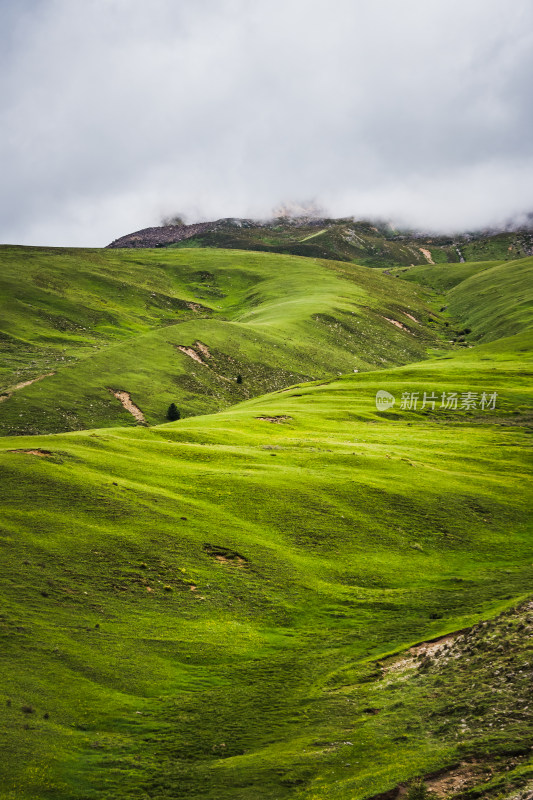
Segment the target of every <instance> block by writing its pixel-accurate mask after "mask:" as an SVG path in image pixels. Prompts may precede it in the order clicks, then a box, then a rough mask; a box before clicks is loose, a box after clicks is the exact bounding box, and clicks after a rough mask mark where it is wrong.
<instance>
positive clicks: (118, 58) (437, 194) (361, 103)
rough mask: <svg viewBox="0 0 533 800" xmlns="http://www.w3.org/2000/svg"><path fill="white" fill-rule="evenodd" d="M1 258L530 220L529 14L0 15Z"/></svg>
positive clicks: (338, 1) (282, 6)
mask: <svg viewBox="0 0 533 800" xmlns="http://www.w3.org/2000/svg"><path fill="white" fill-rule="evenodd" d="M0 16H1V17H2V19H1V20H0V29H1V31H2V33H0V60H1V69H0V75H1V76H2V77H1V78H0V91H1V93H2V98H3V99H2V106H1V107H2V112H1V114H0V131H1V133H0V163H1V164H2V190H1V201H0V202H1V206H0V212H1V213H0V240H1V241H5V242H18V243H26V244H57V245H93V246H99V245H103V244H105V243H107V242H108V241H110V240H111V239H114V238H116V237H117V236H119V235H121V234H124V233H127V232H129V231H132V230H135V229H137V228H140V227H146V226H148V225H151V224H157V223H158V221H159V219H160V217H161V216H162V215H163V214H172V213H174V212H181V213H183V212H185V213H186V214H187V215H188V216H189V219H191V220H193V219H199V218H204V219H207V218H217V217H220V216H268V215H269V214H270V212H271V210H272V209H273V207H275V206H277V205H279V204H280V203H281V202H284V201H289V202H291V201H292V202H301V201H307V200H314V201H316V202H317V203H318V204H319V205H321V206H324V207H325V208H327V209H328V211H329V213H330V214H332V215H352V214H353V215H355V216H368V215H377V216H380V217H391V218H393V219H394V220H396V221H399V222H405V223H409V224H415V225H418V226H424V227H428V228H435V229H446V228H461V229H462V228H472V227H475V226H480V225H484V224H488V223H491V222H495V221H499V220H501V219H505V218H507V217H510V216H512V215H515V214H519V213H520V212H522V211H529V210H532V209H533V180H532V179H533V138H532V137H531V133H530V132H531V129H532V123H533V119H532V117H533V109H532V103H531V89H530V86H531V81H532V77H533V5H532V4H531V3H530V2H529V0H514V2H513V3H512V4H509V3H505V2H504V0H460V1H459V0H432V2H431V3H428V2H427V0H402V2H401V3H399V2H398V1H397V0H379V2H372V3H371V2H368V0H330V1H329V2H326V1H325V0H270V2H269V3H254V4H253V3H250V2H249V0H182V1H181V2H179V3H176V2H174V1H173V0H151V2H150V3H146V2H145V1H144V0H86V2H74V3H73V2H71V0H35V2H32V1H31V0H22V2H19V3H17V4H12V3H8V2H4V3H3V4H2V3H1V2H0Z"/></svg>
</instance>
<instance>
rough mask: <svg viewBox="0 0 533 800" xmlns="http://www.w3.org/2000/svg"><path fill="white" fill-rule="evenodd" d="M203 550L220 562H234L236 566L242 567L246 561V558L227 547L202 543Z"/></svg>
mask: <svg viewBox="0 0 533 800" xmlns="http://www.w3.org/2000/svg"><path fill="white" fill-rule="evenodd" d="M204 550H205V552H206V553H207V554H208V555H210V556H212V557H213V558H214V559H216V560H217V561H219V562H220V563H221V564H234V565H235V566H237V567H244V566H245V565H246V564H247V563H248V559H247V558H245V557H244V556H243V555H241V554H240V553H237V552H236V551H235V550H230V549H229V548H228V547H219V546H218V545H213V544H204Z"/></svg>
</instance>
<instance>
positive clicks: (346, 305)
mask: <svg viewBox="0 0 533 800" xmlns="http://www.w3.org/2000/svg"><path fill="white" fill-rule="evenodd" d="M0 255H1V258H2V278H1V281H2V290H3V291H2V295H3V308H2V336H1V339H0V344H1V346H2V355H3V358H2V364H3V369H2V372H1V373H0V375H1V380H2V384H3V390H4V392H9V391H11V390H12V389H13V387H14V386H15V385H17V384H19V383H22V382H24V381H27V380H31V379H33V378H35V377H38V376H40V375H43V374H48V373H50V372H55V373H56V374H55V375H53V376H51V377H46V378H45V379H43V380H41V381H38V382H37V383H34V384H32V385H30V386H26V387H24V388H22V389H19V390H17V391H14V392H13V393H12V395H11V396H10V397H9V398H8V399H7V400H4V402H1V403H0V431H1V432H3V433H4V434H21V433H30V434H32V433H38V432H56V431H61V430H76V429H81V428H88V427H97V426H98V427H101V426H106V425H134V424H136V423H135V420H134V419H133V417H132V416H131V415H130V414H129V413H128V412H126V411H124V410H123V408H122V406H121V405H120V403H119V401H118V400H116V399H115V398H114V397H113V396H112V395H111V393H110V392H109V389H110V388H111V389H114V390H122V391H127V392H130V393H131V395H132V399H133V401H134V402H135V403H136V404H137V405H138V406H140V408H141V409H142V411H143V412H144V414H145V416H146V419H147V420H148V422H149V423H152V424H153V423H160V422H163V421H164V419H165V413H166V409H167V408H168V406H169V404H170V403H171V402H173V401H174V402H176V403H177V404H178V406H179V407H180V410H181V411H182V414H183V415H185V416H188V415H191V414H198V413H208V412H213V411H217V410H219V409H221V408H225V407H227V406H228V405H230V404H233V403H235V402H237V401H239V400H242V399H245V398H247V397H250V396H252V395H257V394H262V393H265V392H268V391H272V390H274V389H277V388H280V387H282V386H287V385H290V384H291V383H294V382H296V381H298V380H302V379H304V378H307V379H313V378H321V377H325V376H331V375H332V374H339V373H342V372H348V371H352V370H353V369H359V370H369V369H376V368H377V367H383V366H393V365H397V364H404V363H406V362H409V361H413V360H419V359H421V358H424V356H425V354H426V349H427V348H428V347H430V346H433V345H435V344H436V343H437V342H438V341H439V323H438V322H437V321H436V320H435V321H434V322H432V324H431V325H428V319H429V317H430V311H431V309H430V306H429V305H428V301H427V294H428V293H427V291H426V290H424V289H421V288H419V287H412V286H408V285H407V284H404V283H403V282H400V281H396V280H393V279H392V278H390V277H387V276H382V275H380V274H379V273H377V272H376V271H372V270H368V269H365V268H361V267H355V266H349V267H348V266H347V265H342V267H339V266H338V265H337V264H336V263H335V262H321V261H316V260H314V259H303V258H296V257H292V256H280V255H270V254H264V253H246V252H242V251H238V252H233V251H215V250H194V249H182V250H161V249H156V250H140V251H138V250H133V251H132V250H65V249H45V250H44V249H40V248H21V247H4V248H0ZM187 303H189V304H195V305H194V307H193V308H191V307H189V306H188V305H187ZM406 313H407V314H411V316H413V317H415V318H416V319H417V320H418V321H419V322H413V320H412V319H410V318H409V317H408V316H406ZM437 316H438V315H437ZM385 317H387V318H389V319H395V320H397V321H400V322H401V323H402V324H403V325H404V329H399V328H397V327H396V326H394V325H393V324H392V323H391V322H389V321H387V319H385ZM197 341H200V342H201V343H203V344H205V345H206V346H208V348H209V350H210V352H211V354H212V358H211V359H208V358H205V359H204V360H205V364H200V363H197V362H196V361H194V360H193V359H191V358H190V357H189V356H187V355H185V354H184V353H182V352H180V351H179V350H178V349H177V346H179V345H183V346H188V347H190V346H194V344H195V342H197ZM237 374H241V375H242V377H243V379H244V380H243V383H242V385H237V384H236V383H235V378H236V376H237Z"/></svg>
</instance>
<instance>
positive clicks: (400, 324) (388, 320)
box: [383, 317, 411, 333]
mask: <svg viewBox="0 0 533 800" xmlns="http://www.w3.org/2000/svg"><path fill="white" fill-rule="evenodd" d="M383 319H386V320H387V322H390V323H391V325H396V327H397V328H400V329H401V330H402V331H407V333H411V331H410V330H409V328H407V327H406V326H405V325H402V323H401V322H398V320H397V319H389V317H383Z"/></svg>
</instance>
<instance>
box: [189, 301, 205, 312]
mask: <svg viewBox="0 0 533 800" xmlns="http://www.w3.org/2000/svg"><path fill="white" fill-rule="evenodd" d="M185 305H186V306H187V308H190V309H191V311H201V310H202V306H200V305H198V303H185Z"/></svg>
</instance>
